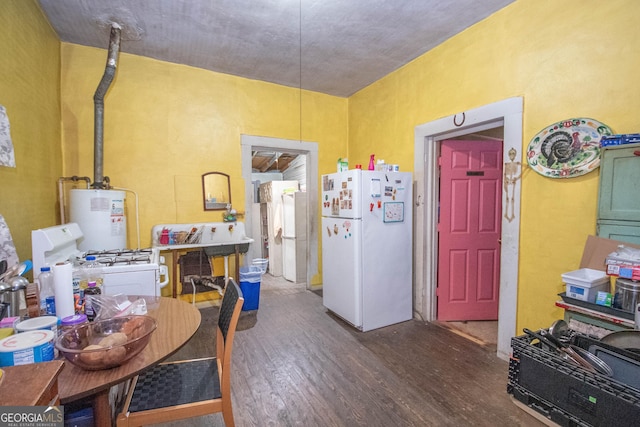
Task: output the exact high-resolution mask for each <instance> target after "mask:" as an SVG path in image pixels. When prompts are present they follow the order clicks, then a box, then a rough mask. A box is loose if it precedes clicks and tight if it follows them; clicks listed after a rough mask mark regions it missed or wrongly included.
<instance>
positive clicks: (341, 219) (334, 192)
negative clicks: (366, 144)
mask: <svg viewBox="0 0 640 427" xmlns="http://www.w3.org/2000/svg"><path fill="white" fill-rule="evenodd" d="M412 202H413V183H412V178H411V173H409V172H379V171H361V170H358V169H354V170H350V171H346V172H340V173H334V174H329V175H323V177H322V200H321V202H320V203H321V204H322V230H321V233H322V276H323V277H322V293H323V304H324V306H325V307H327V308H328V309H329V310H330V311H331V312H333V313H334V314H336V315H338V316H339V317H341V318H342V319H344V320H346V321H347V322H349V323H350V324H352V325H353V326H355V327H356V328H358V329H360V330H362V331H369V330H372V329H377V328H381V327H384V326H388V325H392V324H394V323H399V322H403V321H406V320H410V319H411V318H412V315H413V309H412V307H413V304H412V303H413V298H412V295H413V286H412V280H413V270H412V265H413V260H412V253H413V250H412V246H413V227H412V224H413V217H412V212H413V209H412Z"/></svg>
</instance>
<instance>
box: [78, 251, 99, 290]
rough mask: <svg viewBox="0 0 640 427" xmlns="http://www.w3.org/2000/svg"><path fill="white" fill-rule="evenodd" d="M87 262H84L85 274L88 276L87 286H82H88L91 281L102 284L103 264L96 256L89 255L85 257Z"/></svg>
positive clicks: (82, 287) (83, 287)
mask: <svg viewBox="0 0 640 427" xmlns="http://www.w3.org/2000/svg"><path fill="white" fill-rule="evenodd" d="M85 259H86V261H87V262H85V263H84V265H83V267H84V275H85V277H86V281H87V282H86V284H87V285H86V286H81V289H82V290H85V289H86V288H87V287H88V284H89V282H95V283H96V286H98V287H101V286H102V264H100V262H98V261H97V260H96V257H95V256H93V255H89V256H88V257H86V258H85Z"/></svg>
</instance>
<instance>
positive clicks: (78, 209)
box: [69, 189, 127, 251]
mask: <svg viewBox="0 0 640 427" xmlns="http://www.w3.org/2000/svg"><path fill="white" fill-rule="evenodd" d="M124 206H125V192H124V191H118V190H95V189H72V190H70V195H69V211H70V215H69V219H70V222H75V223H76V224H78V225H79V226H80V230H82V234H84V238H83V239H82V240H81V241H80V242H79V244H78V248H79V249H80V250H82V251H88V250H108V249H125V248H126V247H127V218H126V216H125V213H124Z"/></svg>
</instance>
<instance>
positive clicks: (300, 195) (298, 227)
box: [282, 191, 307, 283]
mask: <svg viewBox="0 0 640 427" xmlns="http://www.w3.org/2000/svg"><path fill="white" fill-rule="evenodd" d="M282 216H283V219H282V276H283V277H284V278H285V279H286V280H288V281H290V282H294V283H306V281H307V193H305V192H302V191H296V192H295V193H284V194H283V195H282Z"/></svg>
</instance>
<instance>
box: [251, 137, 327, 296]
mask: <svg viewBox="0 0 640 427" xmlns="http://www.w3.org/2000/svg"><path fill="white" fill-rule="evenodd" d="M240 143H241V151H242V156H241V157H242V178H243V179H244V185H245V229H246V230H247V234H248V236H249V237H251V238H252V239H253V240H254V243H253V244H251V245H250V247H249V251H248V252H247V254H246V255H245V257H246V258H245V259H248V260H252V259H255V258H262V257H261V255H262V249H261V236H260V235H259V233H257V232H256V231H254V230H259V229H260V227H259V224H254V223H255V222H256V221H259V218H260V212H259V209H258V211H257V212H254V210H255V209H254V206H255V204H254V202H255V188H254V184H253V183H252V173H253V166H252V159H253V157H254V153H255V152H277V153H288V154H289V155H296V156H304V157H305V162H304V164H305V166H304V168H305V170H306V172H305V183H306V193H307V212H306V227H307V233H306V235H307V251H306V264H307V269H306V270H307V271H306V281H305V286H306V288H307V289H311V288H312V287H311V279H312V278H313V277H314V276H316V275H317V274H318V226H317V221H318V214H317V211H318V144H317V143H314V142H305V141H298V140H288V139H279V138H270V137H263V136H253V135H242V136H241V142H240Z"/></svg>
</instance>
